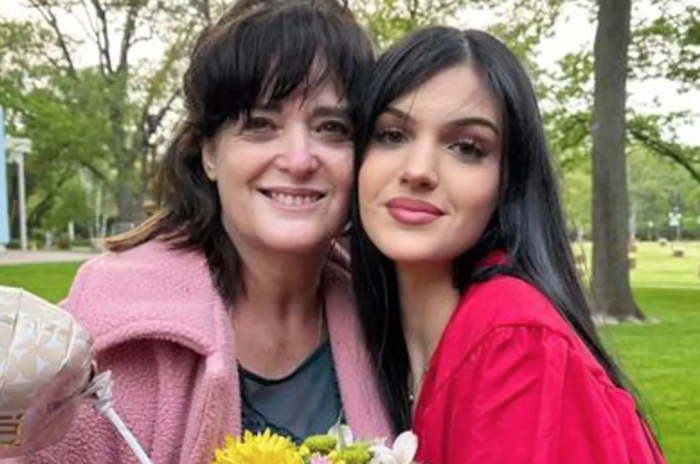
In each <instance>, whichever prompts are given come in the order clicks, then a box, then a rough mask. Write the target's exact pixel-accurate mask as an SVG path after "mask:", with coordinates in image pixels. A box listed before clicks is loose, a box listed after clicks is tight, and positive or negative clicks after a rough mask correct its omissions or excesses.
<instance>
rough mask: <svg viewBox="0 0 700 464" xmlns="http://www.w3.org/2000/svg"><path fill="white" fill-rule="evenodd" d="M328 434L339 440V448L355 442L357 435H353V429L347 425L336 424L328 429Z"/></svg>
mask: <svg viewBox="0 0 700 464" xmlns="http://www.w3.org/2000/svg"><path fill="white" fill-rule="evenodd" d="M328 435H330V436H331V437H335V439H336V440H338V449H343V448H345V447H347V446H350V445H352V444H353V443H355V437H353V435H352V430H351V429H350V427H348V426H347V425H343V424H340V423H338V424H335V425H334V426H333V427H331V428H330V430H328Z"/></svg>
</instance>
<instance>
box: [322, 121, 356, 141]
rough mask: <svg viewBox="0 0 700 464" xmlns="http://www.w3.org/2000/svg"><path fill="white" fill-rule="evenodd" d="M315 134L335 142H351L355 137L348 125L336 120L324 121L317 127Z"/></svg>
mask: <svg viewBox="0 0 700 464" xmlns="http://www.w3.org/2000/svg"><path fill="white" fill-rule="evenodd" d="M314 132H319V133H321V134H322V135H323V136H324V137H329V138H332V139H334V140H349V139H350V138H352V136H353V131H352V128H351V127H350V126H349V125H348V124H346V123H345V122H343V121H340V120H335V119H330V120H326V121H322V122H321V123H320V124H318V125H317V126H316V128H315V129H314Z"/></svg>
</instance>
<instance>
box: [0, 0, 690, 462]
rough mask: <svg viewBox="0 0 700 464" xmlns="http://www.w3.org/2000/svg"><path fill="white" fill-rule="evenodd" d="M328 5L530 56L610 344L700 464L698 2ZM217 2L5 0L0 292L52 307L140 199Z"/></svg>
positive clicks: (0, 7) (0, 40)
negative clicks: (488, 38)
mask: <svg viewBox="0 0 700 464" xmlns="http://www.w3.org/2000/svg"><path fill="white" fill-rule="evenodd" d="M343 3H345V4H346V5H347V6H348V7H349V8H351V9H352V10H353V11H354V12H355V13H356V15H357V16H358V18H359V19H360V20H361V22H362V23H363V24H364V25H365V26H366V27H367V29H368V31H369V32H370V33H371V34H372V37H373V40H374V41H375V45H376V48H377V50H378V51H381V50H382V49H384V48H386V47H387V46H388V45H389V44H391V43H392V42H393V41H394V40H396V38H398V37H400V36H401V35H403V34H404V33H406V32H407V31H410V30H411V29H414V28H416V27H420V26H422V25H426V24H450V25H456V26H460V27H470V28H479V29H487V30H489V31H491V32H493V33H494V34H495V35H497V36H498V37H500V38H501V39H502V40H504V41H505V42H506V43H507V44H508V45H509V46H510V47H511V48H512V49H513V50H514V51H515V52H516V53H517V54H518V56H519V57H520V58H521V59H522V60H523V61H524V62H525V63H526V65H527V68H528V71H529V73H530V75H531V76H532V78H533V81H534V82H535V84H536V88H537V93H538V95H539V97H540V100H541V107H542V111H543V114H544V119H545V125H546V129H547V133H548V140H549V143H550V146H551V148H552V151H553V153H554V155H555V157H556V161H557V166H558V170H559V174H560V179H561V183H562V192H563V198H564V202H565V208H566V213H567V218H568V225H569V229H570V231H571V242H572V246H573V247H574V251H575V254H576V256H577V263H578V265H579V267H580V269H581V273H582V275H583V276H584V278H585V279H586V281H587V282H589V283H590V286H591V290H592V295H593V297H594V299H595V301H596V302H598V303H599V304H597V305H596V311H597V314H596V318H597V320H599V321H600V322H601V331H602V333H603V336H604V338H605V341H606V343H607V346H608V347H609V348H610V349H611V350H612V351H613V352H614V353H615V355H616V356H617V357H618V359H620V360H621V362H622V365H623V367H624V368H625V369H626V371H627V372H628V373H629V374H630V377H631V378H632V380H633V381H634V383H635V384H636V385H637V387H638V389H639V391H640V394H641V396H642V398H643V400H644V403H645V405H646V412H647V414H648V415H649V417H651V419H652V422H653V423H654V427H655V429H656V430H657V431H658V434H659V436H660V440H661V443H662V445H663V447H664V449H665V452H666V454H667V457H668V461H669V462H670V463H688V464H690V463H695V462H700V395H698V394H697V393H696V392H698V391H700V130H698V129H699V127H700V126H699V123H700V109H699V108H700V79H699V77H700V0H635V1H634V2H631V0H598V1H595V0H345V1H344V2H343ZM226 4H227V2H222V1H219V0H171V1H165V2H164V1H159V0H0V107H2V109H3V111H2V113H3V117H2V120H3V121H4V126H3V124H0V128H3V127H4V132H5V133H4V135H3V132H2V129H0V248H6V249H7V251H5V252H0V285H12V286H19V287H23V288H26V289H27V290H29V291H32V292H35V293H37V294H39V295H41V296H43V297H45V298H46V299H48V300H49V301H52V302H58V301H59V300H60V299H61V298H62V297H64V296H65V295H66V292H67V290H68V288H69V285H70V282H71V280H72V278H73V276H74V274H75V271H76V270H77V268H78V266H79V262H80V261H82V260H84V259H87V258H89V257H91V256H93V255H94V254H95V253H97V252H99V249H100V240H101V238H103V237H104V236H105V235H109V234H112V233H118V232H120V231H124V230H127V229H129V228H130V227H133V226H134V225H135V224H138V223H139V222H140V221H141V220H143V218H144V217H145V216H147V215H148V214H150V213H152V212H153V211H154V208H155V207H156V205H155V204H154V180H155V173H156V172H157V169H158V165H159V162H160V160H161V158H162V156H163V153H164V150H165V147H166V146H167V143H168V140H169V137H170V135H171V134H172V133H173V128H174V127H175V125H176V124H177V122H178V120H179V117H180V115H181V114H182V100H181V93H180V92H181V91H180V89H179V84H180V82H181V78H182V73H183V70H184V68H185V67H186V65H187V55H188V52H189V50H190V46H191V44H192V40H193V38H194V37H195V36H196V34H197V33H198V31H200V30H201V29H202V28H203V27H206V26H207V25H208V24H211V22H212V21H215V20H216V17H217V15H218V14H220V12H221V11H223V10H224V8H225V7H226ZM18 140H20V141H24V142H18ZM23 237H24V240H23ZM22 249H24V251H22Z"/></svg>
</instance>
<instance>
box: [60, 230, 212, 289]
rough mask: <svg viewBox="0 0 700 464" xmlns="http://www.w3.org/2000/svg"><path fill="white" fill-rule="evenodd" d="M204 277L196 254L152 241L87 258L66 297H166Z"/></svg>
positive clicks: (204, 269)
mask: <svg viewBox="0 0 700 464" xmlns="http://www.w3.org/2000/svg"><path fill="white" fill-rule="evenodd" d="M206 278H208V268H207V266H206V262H205V260H204V257H203V256H202V255H201V254H200V253H197V252H194V251H186V250H175V249H173V248H171V247H170V246H169V245H168V244H166V243H164V242H161V241H157V240H154V241H151V242H147V243H144V244H142V245H140V246H138V247H135V248H132V249H130V250H126V251H122V252H108V253H105V254H103V255H100V256H98V257H96V258H93V259H91V260H89V261H87V262H86V263H85V264H83V265H82V266H81V267H80V269H79V270H78V273H77V275H76V277H75V280H74V281H73V285H72V287H71V292H70V294H69V300H70V299H75V298H80V297H82V296H84V295H82V293H84V292H89V293H90V294H91V295H95V296H97V295H100V294H104V296H106V297H107V296H120V297H122V298H129V296H133V297H136V298H138V297H142V296H144V295H148V294H156V295H159V296H163V297H166V298H167V297H169V296H171V297H172V296H175V295H174V293H173V292H175V293H178V292H186V291H187V290H188V288H187V287H192V286H191V285H188V282H190V283H200V282H201V281H202V280H206ZM166 288H167V290H166ZM126 290H128V291H126Z"/></svg>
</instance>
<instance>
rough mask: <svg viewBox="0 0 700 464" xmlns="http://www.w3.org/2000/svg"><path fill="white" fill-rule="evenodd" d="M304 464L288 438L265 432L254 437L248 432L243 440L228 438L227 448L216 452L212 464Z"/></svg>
mask: <svg viewBox="0 0 700 464" xmlns="http://www.w3.org/2000/svg"><path fill="white" fill-rule="evenodd" d="M272 462H274V463H279V464H303V460H302V457H301V455H300V454H299V452H298V451H297V450H296V448H295V447H294V444H293V443H292V442H291V440H289V439H288V438H284V437H280V436H279V435H274V434H272V433H271V432H270V431H269V430H265V432H264V433H262V434H256V435H253V434H252V433H251V432H249V431H246V432H245V434H244V435H243V439H242V440H241V439H240V438H233V437H226V441H225V446H224V447H223V448H222V449H218V450H216V458H215V459H214V461H212V464H268V463H272Z"/></svg>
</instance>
